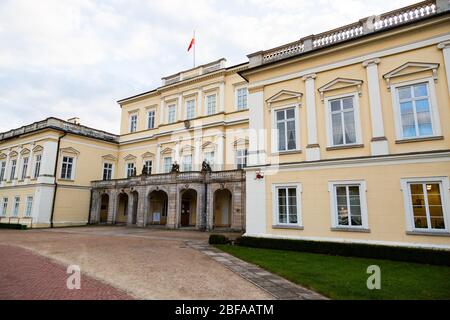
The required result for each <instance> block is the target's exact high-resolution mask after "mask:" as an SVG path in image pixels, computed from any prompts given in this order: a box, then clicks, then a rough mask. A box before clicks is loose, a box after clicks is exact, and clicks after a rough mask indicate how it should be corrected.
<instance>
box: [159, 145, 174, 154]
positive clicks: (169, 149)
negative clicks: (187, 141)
mask: <svg viewBox="0 0 450 320" xmlns="http://www.w3.org/2000/svg"><path fill="white" fill-rule="evenodd" d="M172 153H173V149H172V148H169V147H167V148H165V149H163V150H162V151H161V154H172Z"/></svg>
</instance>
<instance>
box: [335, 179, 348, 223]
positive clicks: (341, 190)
mask: <svg viewBox="0 0 450 320" xmlns="http://www.w3.org/2000/svg"><path fill="white" fill-rule="evenodd" d="M336 202H337V214H338V224H339V225H348V223H349V221H348V207H347V191H346V187H336Z"/></svg>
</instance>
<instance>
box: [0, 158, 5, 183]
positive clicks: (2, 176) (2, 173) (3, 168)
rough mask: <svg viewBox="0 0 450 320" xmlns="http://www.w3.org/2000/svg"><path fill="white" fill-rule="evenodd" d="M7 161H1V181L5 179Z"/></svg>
mask: <svg viewBox="0 0 450 320" xmlns="http://www.w3.org/2000/svg"><path fill="white" fill-rule="evenodd" d="M5 171H6V161H2V162H0V182H2V181H3V179H5Z"/></svg>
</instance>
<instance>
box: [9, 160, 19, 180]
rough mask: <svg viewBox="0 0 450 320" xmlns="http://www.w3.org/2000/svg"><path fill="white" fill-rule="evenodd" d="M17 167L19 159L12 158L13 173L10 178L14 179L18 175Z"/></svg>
mask: <svg viewBox="0 0 450 320" xmlns="http://www.w3.org/2000/svg"><path fill="white" fill-rule="evenodd" d="M16 167H17V160H16V159H13V160H11V174H10V177H9V180H14V179H15V177H16Z"/></svg>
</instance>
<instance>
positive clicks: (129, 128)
mask: <svg viewBox="0 0 450 320" xmlns="http://www.w3.org/2000/svg"><path fill="white" fill-rule="evenodd" d="M133 116H136V130H135V131H131V119H132V117H133ZM138 121H139V117H138V113H137V112H130V113H129V114H128V133H134V132H137V131H138Z"/></svg>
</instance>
